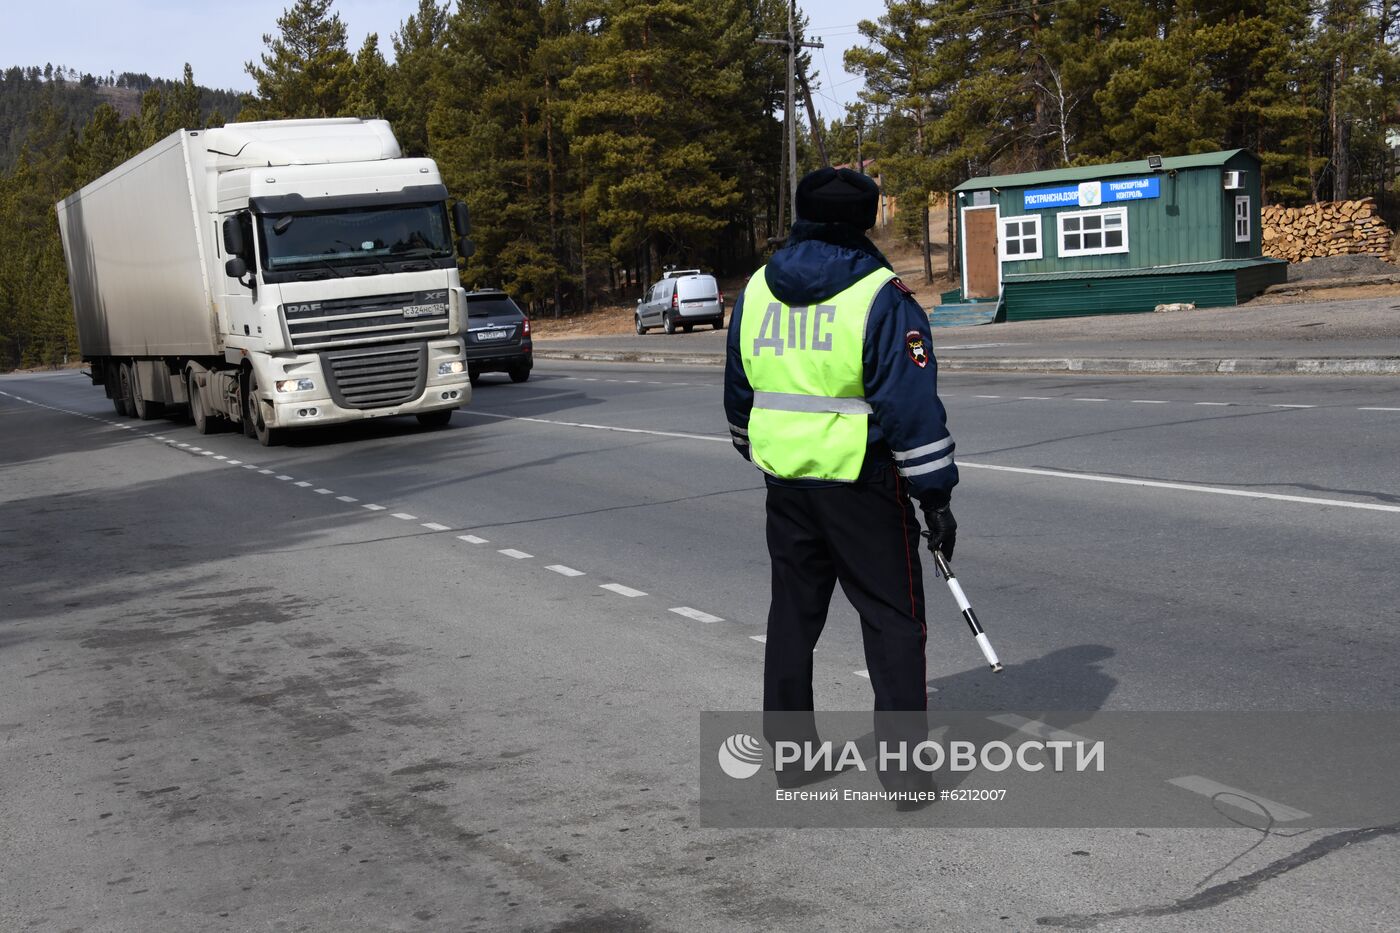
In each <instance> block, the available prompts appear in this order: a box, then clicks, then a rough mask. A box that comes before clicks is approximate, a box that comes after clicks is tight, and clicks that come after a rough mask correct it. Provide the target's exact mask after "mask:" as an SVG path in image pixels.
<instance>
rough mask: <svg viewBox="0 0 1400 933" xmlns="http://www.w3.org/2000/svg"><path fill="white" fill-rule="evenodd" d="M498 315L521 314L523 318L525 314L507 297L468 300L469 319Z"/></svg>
mask: <svg viewBox="0 0 1400 933" xmlns="http://www.w3.org/2000/svg"><path fill="white" fill-rule="evenodd" d="M497 314H519V315H521V316H522V317H523V316H524V314H525V312H523V311H521V310H520V309H519V308H518V307H516V305H515V302H513V301H511V300H510V299H509V298H507V297H506V296H505V295H501V296H499V297H492V298H468V299H467V317H492V316H494V315H497Z"/></svg>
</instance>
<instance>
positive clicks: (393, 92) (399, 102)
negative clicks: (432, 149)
mask: <svg viewBox="0 0 1400 933" xmlns="http://www.w3.org/2000/svg"><path fill="white" fill-rule="evenodd" d="M525 5H526V6H533V5H534V4H533V3H527V4H525ZM463 12H464V13H465V10H464V11H463ZM446 29H447V8H446V7H439V6H438V5H437V4H436V3H435V2H434V0H418V10H417V12H416V13H414V14H413V15H412V16H410V17H409V18H408V19H406V20H404V21H403V23H402V24H401V25H400V26H399V31H398V32H396V33H394V35H393V43H394V68H393V71H392V73H391V74H390V76H389V81H388V87H387V89H386V94H387V103H386V108H385V116H387V117H388V118H389V120H390V121H391V122H392V123H393V124H394V134H395V136H397V137H398V140H399V145H400V146H402V147H403V151H404V154H405V155H410V156H422V155H427V154H428V114H429V112H430V111H431V110H432V106H433V102H432V98H431V96H430V95H429V94H428V93H426V89H427V88H429V87H431V86H433V82H434V80H435V78H436V77H437V75H438V74H439V72H440V71H441V69H442V65H443V55H444V50H445V32H446ZM482 41H484V42H487V43H490V42H493V41H495V40H493V39H492V38H491V37H490V36H483V37H482Z"/></svg>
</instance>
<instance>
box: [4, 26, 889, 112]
mask: <svg viewBox="0 0 1400 933" xmlns="http://www.w3.org/2000/svg"><path fill="white" fill-rule="evenodd" d="M291 2H292V0H236V2H229V0H226V2H220V3H215V2H210V0H118V2H113V0H102V2H98V0H4V2H3V4H0V8H3V13H0V21H2V22H3V26H0V67H9V66H11V65H26V66H27V65H38V66H40V67H43V65H44V64H45V63H46V62H48V63H52V64H55V65H60V64H61V65H66V66H68V67H70V68H76V69H78V70H79V71H87V72H91V73H92V74H96V75H105V74H107V73H108V72H109V71H111V72H116V73H117V74H121V73H122V72H123V71H134V72H141V71H144V72H146V73H147V74H150V75H151V76H153V77H164V78H178V77H179V76H180V73H181V70H182V69H183V68H184V64H185V62H189V63H190V64H191V65H192V66H193V67H194V77H195V80H196V81H198V82H199V83H200V84H204V85H208V86H211V87H222V88H232V89H234V90H240V91H247V90H252V81H251V80H250V79H249V78H248V76H247V74H246V73H245V72H244V70H243V64H244V62H247V61H256V60H257V59H258V56H259V55H260V54H261V53H262V51H263V49H264V46H263V42H262V36H263V34H264V33H268V32H275V31H276V29H277V17H278V16H280V15H281V14H282V11H283V10H284V9H285V8H286V7H288V6H290V5H291ZM417 7H418V4H417V2H416V0H335V6H334V8H333V9H335V10H336V11H337V12H339V13H340V17H341V19H342V20H344V21H345V24H346V27H347V28H348V31H349V39H348V42H347V44H348V45H349V46H350V50H351V51H352V52H353V51H354V50H355V49H358V48H359V46H360V43H362V42H363V41H364V38H365V36H366V34H368V33H371V32H377V33H379V43H380V48H381V49H383V50H384V53H385V56H386V57H389V56H392V55H393V46H392V45H391V43H390V41H389V37H390V35H391V34H392V33H394V32H396V31H397V30H398V27H399V24H400V23H402V22H403V20H404V19H405V18H406V17H408V16H409V15H411V14H412V13H413V11H414V10H416V9H417ZM798 7H799V9H801V10H802V11H804V12H805V13H806V14H807V17H808V21H809V22H810V23H811V29H810V32H809V34H810V35H811V36H813V37H820V38H821V39H822V40H823V41H824V42H825V43H826V48H824V49H815V50H813V51H812V62H813V65H814V67H815V69H816V71H817V76H816V77H817V81H818V84H819V85H820V87H819V88H818V89H816V90H814V96H815V98H816V104H817V109H818V110H819V111H820V112H821V113H822V115H823V116H826V117H835V116H839V115H840V114H841V113H842V105H843V104H844V103H846V102H848V101H851V100H853V99H854V98H855V95H856V92H857V91H858V90H859V89H860V81H859V79H856V78H852V77H851V76H850V75H848V74H846V73H845V71H844V70H843V69H842V67H841V54H842V52H844V51H845V50H846V49H847V48H849V47H850V46H852V45H854V44H855V43H856V42H857V40H858V39H859V35H858V34H857V32H856V28H855V24H856V23H857V22H858V21H859V20H861V19H874V18H876V17H878V16H879V15H880V14H881V13H882V12H883V11H884V8H885V4H884V0H798Z"/></svg>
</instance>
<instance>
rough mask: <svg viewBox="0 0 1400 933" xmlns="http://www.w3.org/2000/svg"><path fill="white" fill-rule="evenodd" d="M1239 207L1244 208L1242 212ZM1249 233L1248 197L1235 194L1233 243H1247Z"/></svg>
mask: <svg viewBox="0 0 1400 933" xmlns="http://www.w3.org/2000/svg"><path fill="white" fill-rule="evenodd" d="M1241 207H1243V208H1244V210H1243V212H1241V210H1240V208H1241ZM1250 232H1251V231H1250V229H1249V195H1247V194H1237V195H1235V242H1236V243H1248V242H1249V235H1250Z"/></svg>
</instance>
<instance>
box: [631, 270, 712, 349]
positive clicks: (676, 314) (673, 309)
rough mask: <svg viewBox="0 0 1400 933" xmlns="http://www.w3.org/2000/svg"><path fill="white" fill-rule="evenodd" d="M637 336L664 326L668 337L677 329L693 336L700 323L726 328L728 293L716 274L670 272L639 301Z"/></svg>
mask: <svg viewBox="0 0 1400 933" xmlns="http://www.w3.org/2000/svg"><path fill="white" fill-rule="evenodd" d="M636 323H637V333H639V334H645V333H646V332H647V331H648V330H650V329H651V328H653V327H660V328H662V329H663V330H665V331H666V333H668V334H674V333H675V332H676V328H677V327H680V328H683V329H684V330H685V331H686V333H689V332H690V331H691V330H692V329H693V328H694V327H695V325H696V324H710V325H712V326H713V327H714V329H715V330H719V329H720V328H721V327H723V326H724V292H722V291H720V287H719V283H718V282H716V281H715V277H714V276H713V275H706V274H705V273H703V272H701V271H700V270H699V269H680V270H676V271H672V272H667V273H666V275H665V277H664V278H662V280H661V281H660V282H657V283H656V284H655V285H653V286H652V287H651V288H650V289H648V290H647V293H646V297H644V298H638V299H637V313H636Z"/></svg>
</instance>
